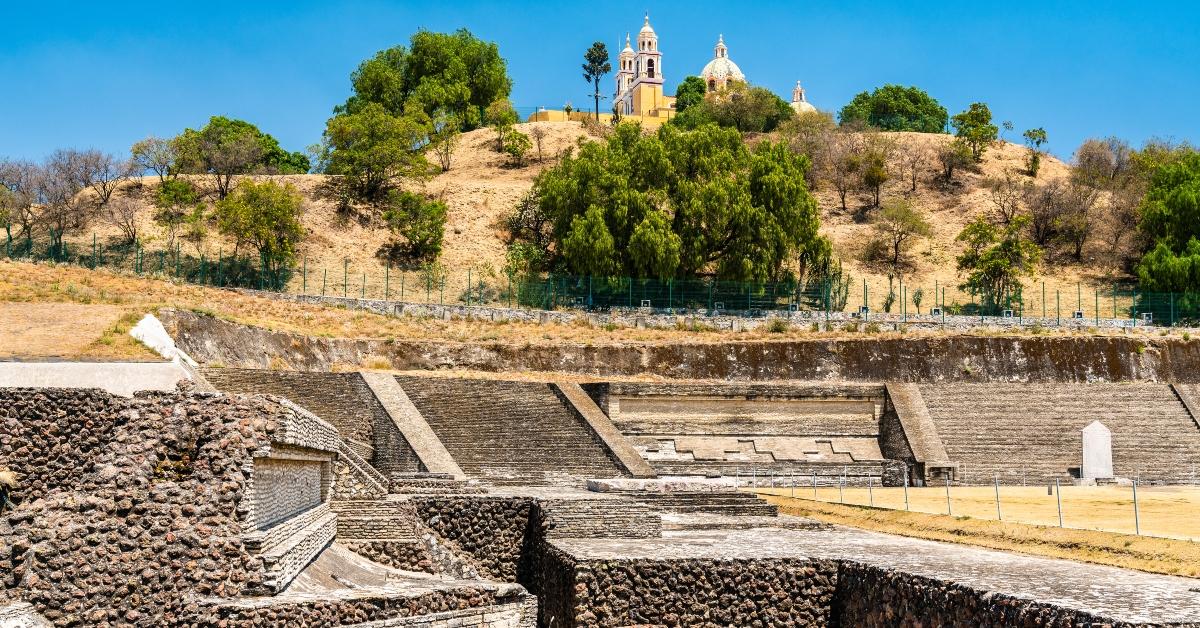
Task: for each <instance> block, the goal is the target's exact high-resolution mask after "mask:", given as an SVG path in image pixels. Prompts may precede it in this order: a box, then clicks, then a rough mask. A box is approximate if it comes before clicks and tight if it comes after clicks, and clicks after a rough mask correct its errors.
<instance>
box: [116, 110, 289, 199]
mask: <svg viewBox="0 0 1200 628" xmlns="http://www.w3.org/2000/svg"><path fill="white" fill-rule="evenodd" d="M139 144H140V143H139ZM134 148H145V149H146V150H148V151H149V150H156V148H155V147H154V146H144V147H143V146H139V145H137V144H135V145H134ZM171 150H172V151H173V152H174V154H175V163H174V168H175V169H176V170H177V171H178V172H180V173H182V174H207V175H209V176H211V177H212V180H213V183H214V185H215V187H216V191H217V197H218V198H222V199H223V198H225V197H226V196H228V195H229V192H230V191H231V190H232V189H233V184H234V179H235V177H237V176H238V175H244V174H301V173H305V172H308V170H309V168H310V164H309V161H308V157H307V156H306V155H304V153H300V152H296V153H289V152H287V151H285V150H283V149H282V148H280V146H279V141H278V140H276V139H275V138H274V137H272V136H270V135H268V134H266V133H263V132H262V131H260V130H259V129H258V127H256V126H254V125H253V124H250V123H249V122H246V121H245V120H234V119H231V118H226V117H224V116H213V117H212V118H210V119H209V121H208V124H206V125H204V127H203V128H201V129H200V130H198V131H197V130H193V129H184V131H183V133H181V134H179V135H178V136H176V137H175V139H173V140H171ZM147 159H149V155H147ZM168 169H169V167H168ZM156 171H157V169H156ZM160 178H161V176H160Z"/></svg>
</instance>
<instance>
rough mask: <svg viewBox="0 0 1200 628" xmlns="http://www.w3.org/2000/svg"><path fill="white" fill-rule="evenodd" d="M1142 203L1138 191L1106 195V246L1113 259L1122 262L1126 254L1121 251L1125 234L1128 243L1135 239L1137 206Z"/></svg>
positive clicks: (1123, 191)
mask: <svg viewBox="0 0 1200 628" xmlns="http://www.w3.org/2000/svg"><path fill="white" fill-rule="evenodd" d="M1141 202H1142V193H1141V191H1140V190H1138V189H1136V188H1135V189H1125V190H1116V191H1114V192H1112V193H1111V194H1109V195H1108V202H1107V203H1105V204H1104V206H1103V211H1104V217H1105V219H1106V221H1107V223H1108V245H1109V247H1110V250H1111V252H1112V255H1113V257H1114V258H1115V259H1118V260H1121V261H1124V260H1125V259H1126V257H1127V254H1126V253H1124V252H1123V251H1122V250H1121V245H1122V244H1123V243H1124V242H1125V236H1126V234H1129V235H1131V236H1132V237H1131V238H1130V241H1131V242H1132V241H1134V240H1135V239H1136V237H1137V233H1138V232H1137V224H1138V206H1139V205H1140V204H1141Z"/></svg>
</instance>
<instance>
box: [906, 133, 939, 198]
mask: <svg viewBox="0 0 1200 628" xmlns="http://www.w3.org/2000/svg"><path fill="white" fill-rule="evenodd" d="M898 148H899V151H898V157H897V159H898V161H899V164H900V172H902V173H903V174H904V176H905V178H907V179H908V180H909V183H910V184H911V187H910V188H909V191H910V192H916V191H917V180H918V178H919V177H920V176H921V173H922V172H925V171H926V170H928V169H929V164H930V162H931V161H932V160H933V151H931V150H930V149H929V146H928V144H926V143H925V140H924V139H923V138H915V137H909V138H908V139H906V140H904V141H903V142H901V143H900V145H899V147H898Z"/></svg>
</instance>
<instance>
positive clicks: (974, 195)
mask: <svg viewBox="0 0 1200 628" xmlns="http://www.w3.org/2000/svg"><path fill="white" fill-rule="evenodd" d="M534 126H539V127H542V128H543V129H544V130H545V131H546V137H545V140H544V142H543V159H542V160H537V159H534V160H533V161H531V163H530V165H528V166H527V167H524V168H514V167H511V166H510V165H509V163H508V158H507V156H506V155H504V154H501V153H498V152H496V151H495V150H494V146H495V134H494V132H493V131H491V130H490V129H480V130H476V131H472V132H469V133H466V134H464V135H463V136H462V140H461V143H460V145H459V147H458V149H457V151H456V152H455V155H454V159H453V162H452V165H451V169H450V170H449V171H447V172H443V173H440V174H438V175H437V176H435V177H433V178H432V179H431V180H429V181H428V182H426V183H424V184H418V185H417V186H416V187H422V188H423V190H424V191H425V193H427V194H429V195H431V196H434V197H437V198H441V199H444V200H445V201H446V203H447V205H448V207H449V214H448V219H447V223H446V232H445V241H444V248H443V253H442V256H441V258H440V262H441V263H442V264H443V265H444V266H445V268H446V269H447V271H448V272H449V277H448V286H447V288H446V291H445V294H444V297H442V295H434V294H430V295H429V298H432V299H437V298H445V299H446V300H447V301H449V300H454V299H457V298H459V296H460V295H461V294H462V292H463V290H464V287H465V286H466V283H467V271H468V269H470V270H471V273H472V277H473V278H474V279H478V278H479V277H480V276H483V277H484V278H485V279H486V280H487V281H489V282H490V283H493V284H496V285H501V286H502V285H503V283H504V280H503V278H502V277H501V276H500V272H499V271H500V269H501V268H502V267H503V265H504V251H505V244H504V236H505V233H504V230H503V225H502V218H503V217H504V216H505V215H506V214H507V213H508V212H509V211H511V209H512V208H513V206H514V205H515V203H516V202H517V201H518V199H520V198H521V196H522V195H523V194H525V193H526V192H527V191H528V190H529V189H530V187H531V186H532V183H533V180H534V178H535V177H536V175H537V173H538V172H540V171H541V170H542V169H543V168H546V167H549V166H550V165H552V164H553V163H554V161H555V158H556V156H557V155H559V154H561V153H562V152H563V151H565V150H567V149H569V148H570V147H571V146H573V145H575V144H576V143H577V142H578V141H580V140H581V139H584V140H586V139H592V138H589V136H588V135H587V133H586V131H585V130H584V128H583V126H582V125H580V124H579V123H575V122H558V123H552V122H539V123H525V124H520V125H518V128H519V129H521V130H522V131H524V132H526V133H528V132H529V131H530V130H531V128H532V127H534ZM887 135H889V136H893V137H894V138H895V139H899V140H904V141H913V140H915V141H918V142H924V143H926V144H928V145H929V147H931V148H932V147H934V146H936V145H938V144H941V143H944V142H949V141H950V139H951V138H950V136H948V135H928V134H915V133H889V134H887ZM535 152H536V149H535ZM1025 156H1026V149H1025V148H1024V147H1022V146H1018V145H1015V144H1011V143H1006V142H999V143H997V145H996V146H994V147H993V148H991V149H990V150H989V151H988V152H987V153H986V154H985V156H984V159H983V162H982V163H981V164H980V166H979V169H978V172H962V173H961V174H959V175H957V176H956V181H955V182H954V183H953V184H951V185H945V184H944V183H943V182H942V181H941V180H940V178H939V177H938V175H937V172H936V168H937V165H936V163H931V164H930V165H929V167H928V171H927V172H926V173H925V174H924V175H923V176H922V177H921V180H920V181H919V185H918V190H917V192H915V193H913V192H910V191H909V182H908V181H907V180H905V179H904V178H903V177H901V176H898V175H897V176H894V177H893V179H892V180H891V181H889V182H888V183H887V184H885V186H884V189H883V198H884V199H885V200H886V199H888V198H892V197H896V196H907V197H909V198H910V199H911V201H912V202H913V203H914V204H915V205H916V206H917V207H918V208H920V209H921V210H922V211H924V212H925V213H926V215H927V217H928V219H929V221H930V223H931V224H932V225H933V233H932V235H931V236H930V237H929V238H927V239H923V240H920V241H918V242H917V243H916V244H915V245H914V246H913V247H912V255H911V259H912V267H911V269H910V271H909V272H908V273H907V275H908V276H907V277H906V278H905V282H906V283H907V284H909V285H914V284H916V285H923V286H927V291H928V290H930V289H932V287H933V285H934V282H935V281H936V282H937V283H938V284H939V285H943V286H944V285H951V286H953V285H955V284H957V283H958V281H959V278H958V277H957V276H956V273H955V270H954V259H955V256H956V255H957V254H958V253H959V251H960V248H961V247H960V245H959V244H958V243H957V242H955V237H956V236H957V235H958V233H959V231H960V230H961V229H962V227H963V226H964V225H965V224H966V223H967V222H969V221H970V220H972V219H973V218H974V217H975V216H977V215H979V214H981V213H984V212H988V211H990V201H989V194H988V192H987V190H986V188H985V186H984V181H985V180H986V179H987V178H988V177H997V176H1001V175H1002V174H1003V173H1004V172H1005V171H1006V170H1008V171H1020V170H1021V169H1023V167H1024V161H1025ZM1066 173H1067V166H1066V164H1064V163H1062V162H1061V161H1059V160H1057V159H1055V158H1053V157H1051V156H1047V157H1046V158H1045V159H1043V165H1042V172H1041V175H1040V177H1039V179H1038V180H1039V181H1044V180H1048V179H1053V178H1056V177H1063V176H1065V175H1066ZM1021 176H1022V178H1024V175H1021ZM275 178H276V179H279V180H283V181H287V182H289V183H291V184H293V185H295V186H296V187H297V188H298V189H299V190H300V191H301V192H302V193H303V194H304V195H305V197H306V199H307V202H306V207H305V212H304V217H303V224H304V227H305V230H306V234H307V235H306V237H305V239H304V242H303V244H302V245H301V247H300V256H301V259H302V260H304V259H306V260H307V271H308V276H307V281H305V279H304V278H302V277H301V276H300V275H297V276H296V277H295V278H294V279H293V280H292V282H291V285H290V286H289V288H290V289H292V290H295V291H299V290H300V289H301V287H302V285H305V284H306V285H307V289H308V291H309V292H319V291H320V290H321V284H322V282H324V283H325V284H326V290H327V292H330V293H337V294H340V293H341V292H342V291H343V281H345V283H346V284H347V285H346V286H345V288H344V289H345V291H346V292H347V293H349V294H362V293H364V292H365V293H366V294H367V295H368V296H383V292H384V274H385V272H384V268H383V265H382V263H381V262H380V260H379V258H378V257H377V255H376V253H377V252H378V250H379V248H380V247H381V246H382V245H383V244H384V243H385V242H386V241H387V240H388V239H389V237H390V234H389V233H388V232H387V230H386V229H384V228H382V227H380V226H379V225H376V224H371V223H370V222H369V221H368V220H366V219H364V218H362V217H361V216H347V215H344V214H341V213H339V212H338V211H337V209H336V204H335V203H334V202H333V201H332V200H331V199H328V198H324V197H323V195H322V194H321V193H320V191H321V188H322V184H323V183H324V182H325V177H324V176H322V175H289V176H279V177H275ZM141 183H142V185H140V186H130V187H129V188H128V189H127V192H128V193H129V194H130V195H131V196H132V197H134V198H136V199H138V201H139V202H140V203H141V204H142V205H143V208H144V209H143V211H142V215H141V223H142V228H141V231H142V233H143V234H144V236H143V239H144V240H146V241H147V242H148V244H147V245H146V246H147V247H148V248H149V249H150V250H154V249H157V248H161V247H162V246H163V242H164V236H163V235H162V234H161V230H160V229H159V228H158V227H156V226H155V225H154V224H153V222H152V218H151V217H152V207H151V205H150V203H149V200H150V198H151V193H152V191H153V188H154V185H155V184H156V180H155V179H153V178H146V179H142V180H141ZM815 194H816V196H817V198H818V200H819V203H820V207H821V210H822V231H823V233H825V234H826V235H827V236H829V237H830V239H831V240H832V241H833V243H834V247H835V251H836V253H837V255H838V256H839V257H841V258H842V259H843V260H844V262H845V264H846V266H847V268H848V270H849V271H850V272H851V273H852V274H853V276H854V279H855V282H856V284H857V285H856V287H855V289H854V290H852V291H851V299H850V301H851V304H854V303H856V302H857V301H858V300H860V299H861V282H862V280H864V279H865V280H866V281H867V283H868V284H869V286H870V290H871V294H872V298H873V299H874V297H875V295H882V294H883V293H884V292H886V288H887V285H888V281H887V277H886V272H885V271H883V270H881V269H878V268H873V267H871V266H869V265H867V264H864V263H863V262H862V261H861V260H860V257H861V254H862V251H863V248H864V247H865V246H866V244H867V242H868V241H869V240H870V239H871V237H872V235H873V227H872V225H870V224H869V223H867V222H863V221H862V219H861V214H860V212H859V211H858V210H859V208H861V207H862V206H863V205H864V204H865V203H866V202H867V201H868V199H867V196H866V194H865V193H864V194H852V195H851V196H850V197H849V198H848V211H842V210H841V208H840V204H839V201H838V198H837V194H836V193H835V191H834V190H832V189H827V188H824V187H823V188H820V189H818V190H816V191H815ZM1104 229H1105V227H1104V226H1103V225H1101V226H1099V227H1098V231H1100V232H1102V231H1103V230H1104ZM93 232H94V233H95V234H96V235H97V238H98V239H99V241H101V242H106V241H115V240H116V239H117V238H118V232H117V230H116V229H115V228H113V227H111V226H109V225H106V224H104V223H100V222H97V223H96V224H94V225H91V226H90V227H89V228H88V229H87V230H85V231H84V232H82V233H81V234H80V235H77V236H75V237H73V238H68V240H69V241H72V242H73V244H74V245H75V247H76V249H77V250H90V247H91V241H92V233H93ZM232 248H233V246H232V243H231V242H228V241H224V240H223V239H222V238H220V237H219V236H218V234H216V232H215V230H210V233H209V235H208V236H207V237H206V239H205V241H204V242H203V243H201V244H200V245H199V246H194V245H192V244H190V243H189V244H185V245H184V250H185V252H186V253H189V254H192V255H199V253H201V252H203V253H205V255H206V257H207V258H209V259H215V258H216V257H217V256H218V254H219V253H221V254H226V255H227V254H228V252H229V251H230V250H232ZM147 263H148V264H149V265H150V266H151V267H152V268H153V267H154V264H155V261H154V260H153V259H152V260H150V261H149V262H147ZM1045 272H1046V276H1045V277H1044V279H1045V280H1046V281H1047V284H1048V286H1049V288H1050V290H1051V291H1053V289H1055V288H1056V287H1062V289H1063V290H1064V293H1066V292H1070V294H1072V295H1074V294H1075V283H1076V282H1077V281H1081V280H1082V281H1084V282H1088V281H1093V280H1101V279H1104V278H1111V277H1112V276H1114V275H1115V274H1116V273H1118V269H1117V268H1116V267H1115V266H1114V265H1113V263H1112V259H1111V256H1108V255H1105V254H1104V248H1103V245H1102V244H1098V243H1094V244H1093V245H1091V246H1089V247H1088V248H1087V249H1086V250H1085V256H1084V260H1083V263H1082V264H1081V265H1079V266H1070V265H1062V264H1060V263H1058V262H1056V263H1055V264H1054V265H1053V266H1049V267H1047V268H1046V269H1045ZM364 277H365V283H366V288H365V291H364V289H363V282H364ZM1039 279H1043V278H1039ZM401 281H403V282H404V285H405V290H406V291H409V290H411V289H412V286H414V285H418V284H420V283H421V278H420V276H419V275H418V274H417V273H415V272H408V273H404V274H403V279H401V273H398V272H397V271H396V270H395V269H393V270H392V271H391V272H390V273H389V290H390V291H391V293H390V294H391V295H392V296H393V298H395V295H396V292H397V291H398V290H399V289H400V288H399V286H400V283H401ZM406 296H408V294H407V292H406ZM425 296H426V295H425V294H424V293H423V292H422V293H420V294H419V295H418V297H417V298H425ZM927 303H928V300H927ZM1027 307H1028V306H1027Z"/></svg>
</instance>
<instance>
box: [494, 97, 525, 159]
mask: <svg viewBox="0 0 1200 628" xmlns="http://www.w3.org/2000/svg"><path fill="white" fill-rule="evenodd" d="M517 119H518V118H517V110H516V109H513V106H512V103H510V102H508V99H507V98H501V99H500V100H497V101H496V102H494V103H492V104H490V105H488V108H487V121H488V124H489V125H491V127H492V128H493V129H495V130H496V152H498V153H502V152H504V140H505V137H506V136H507V135H508V134H509V133H511V132H512V131H513V125H515V124H516V123H517Z"/></svg>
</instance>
